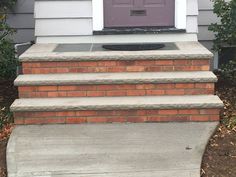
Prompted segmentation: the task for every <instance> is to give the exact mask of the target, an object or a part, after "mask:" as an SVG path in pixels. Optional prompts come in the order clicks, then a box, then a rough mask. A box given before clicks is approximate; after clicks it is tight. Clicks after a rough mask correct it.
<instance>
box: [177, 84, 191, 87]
mask: <svg viewBox="0 0 236 177" xmlns="http://www.w3.org/2000/svg"><path fill="white" fill-rule="evenodd" d="M175 87H176V88H194V84H176V85H175Z"/></svg>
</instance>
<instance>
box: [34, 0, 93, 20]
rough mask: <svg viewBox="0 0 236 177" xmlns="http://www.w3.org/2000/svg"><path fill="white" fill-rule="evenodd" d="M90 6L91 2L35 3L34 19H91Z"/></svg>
mask: <svg viewBox="0 0 236 177" xmlns="http://www.w3.org/2000/svg"><path fill="white" fill-rule="evenodd" d="M91 6H92V3H91V1H36V2H35V18H36V19H37V18H92V9H91ZM52 9H53V10H52Z"/></svg>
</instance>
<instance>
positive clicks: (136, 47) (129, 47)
mask: <svg viewBox="0 0 236 177" xmlns="http://www.w3.org/2000/svg"><path fill="white" fill-rule="evenodd" d="M102 47H103V48H104V49H107V50H116V51H140V50H157V49H161V48H164V47H165V44H113V45H102Z"/></svg>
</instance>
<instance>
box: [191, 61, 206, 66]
mask: <svg viewBox="0 0 236 177" xmlns="http://www.w3.org/2000/svg"><path fill="white" fill-rule="evenodd" d="M192 64H193V65H209V64H210V61H209V60H193V61H192Z"/></svg>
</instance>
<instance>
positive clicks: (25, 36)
mask: <svg viewBox="0 0 236 177" xmlns="http://www.w3.org/2000/svg"><path fill="white" fill-rule="evenodd" d="M7 22H8V24H9V25H10V26H11V27H13V28H15V29H16V30H17V33H16V34H14V36H13V39H14V42H15V43H23V42H28V41H32V40H34V39H35V37H34V26H35V21H34V0H17V4H16V6H15V8H14V9H13V10H12V11H10V12H9V16H8V19H7Z"/></svg>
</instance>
